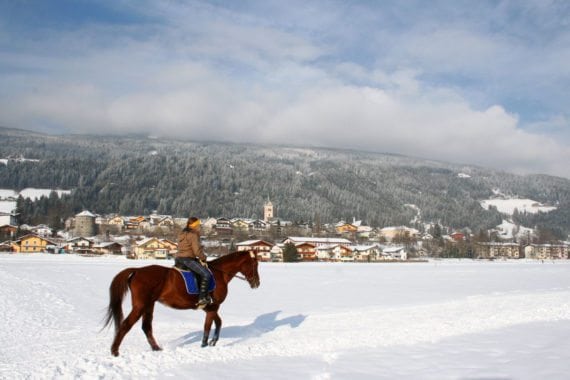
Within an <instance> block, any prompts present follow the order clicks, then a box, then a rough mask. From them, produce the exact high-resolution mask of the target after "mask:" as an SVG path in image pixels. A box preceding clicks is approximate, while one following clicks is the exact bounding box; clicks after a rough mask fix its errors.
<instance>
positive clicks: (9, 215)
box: [0, 211, 18, 225]
mask: <svg viewBox="0 0 570 380" xmlns="http://www.w3.org/2000/svg"><path fill="white" fill-rule="evenodd" d="M17 215H18V214H16V213H14V212H4V211H0V225H16V224H18V223H17V221H16V216H17Z"/></svg>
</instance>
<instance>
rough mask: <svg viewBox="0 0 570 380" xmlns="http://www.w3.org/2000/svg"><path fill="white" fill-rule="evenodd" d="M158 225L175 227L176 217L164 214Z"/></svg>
mask: <svg viewBox="0 0 570 380" xmlns="http://www.w3.org/2000/svg"><path fill="white" fill-rule="evenodd" d="M156 225H157V226H158V227H163V228H174V219H172V217H171V216H164V217H162V219H160V220H159V221H158V223H157V224H156Z"/></svg>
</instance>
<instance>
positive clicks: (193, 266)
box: [175, 257, 211, 284]
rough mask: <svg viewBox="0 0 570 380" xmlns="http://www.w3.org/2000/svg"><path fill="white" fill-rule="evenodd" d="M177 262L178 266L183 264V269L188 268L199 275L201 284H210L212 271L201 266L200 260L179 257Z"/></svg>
mask: <svg viewBox="0 0 570 380" xmlns="http://www.w3.org/2000/svg"><path fill="white" fill-rule="evenodd" d="M175 261H176V264H177V265H180V264H182V267H186V268H188V269H189V270H191V271H192V272H194V273H195V274H196V275H198V277H199V278H200V282H202V283H204V282H205V283H206V284H208V283H210V276H211V274H210V271H209V270H208V269H206V267H205V266H203V265H202V264H200V262H199V261H198V260H196V259H193V258H191V257H177V258H176V260H175Z"/></svg>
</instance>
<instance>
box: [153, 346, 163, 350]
mask: <svg viewBox="0 0 570 380" xmlns="http://www.w3.org/2000/svg"><path fill="white" fill-rule="evenodd" d="M152 350H153V351H162V347H160V346H156V347H153V348H152Z"/></svg>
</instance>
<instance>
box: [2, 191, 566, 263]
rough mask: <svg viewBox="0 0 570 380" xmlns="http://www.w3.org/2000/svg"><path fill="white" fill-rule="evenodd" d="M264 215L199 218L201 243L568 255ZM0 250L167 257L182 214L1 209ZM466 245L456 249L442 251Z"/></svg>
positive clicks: (402, 229)
mask: <svg viewBox="0 0 570 380" xmlns="http://www.w3.org/2000/svg"><path fill="white" fill-rule="evenodd" d="M263 215H264V217H263V219H248V218H204V219H202V220H201V223H202V244H203V246H204V248H205V251H206V252H207V254H208V256H210V257H219V256H223V255H225V254H227V253H230V252H234V251H242V250H248V251H255V252H256V253H257V255H258V258H259V260H260V261H265V262H283V261H299V262H314V261H329V262H405V261H418V260H425V259H427V258H432V257H435V258H438V257H468V258H474V259H489V260H494V259H521V258H527V259H537V260H560V259H568V243H567V242H558V243H549V244H538V243H532V242H526V244H525V243H522V242H513V241H472V240H474V239H473V236H470V235H469V234H468V233H466V232H461V231H452V232H451V233H449V234H443V235H441V236H440V238H439V239H438V241H439V243H437V244H436V243H435V240H436V238H437V236H436V237H434V236H433V235H432V234H430V233H428V232H424V233H421V232H420V231H419V230H417V229H415V228H411V227H407V226H394V227H384V228H372V227H370V226H366V225H362V223H361V222H359V221H355V220H354V221H352V222H345V221H339V222H337V223H335V224H333V225H322V226H316V225H314V224H312V223H304V222H300V223H299V222H296V223H293V222H289V221H284V220H281V219H279V218H276V217H275V215H274V207H273V204H272V203H271V202H270V201H267V202H266V203H265V204H264V205H263ZM0 218H2V219H1V220H0V236H2V237H4V238H6V239H5V240H4V241H0V252H10V253H38V252H43V253H53V254H56V253H57V254H79V255H85V256H98V255H124V256H126V257H127V258H129V259H171V258H173V257H174V255H175V254H176V251H177V243H176V241H177V234H178V233H179V231H180V230H181V229H182V228H183V227H184V225H185V223H186V218H175V217H172V216H169V215H157V214H151V215H148V216H120V215H106V216H103V215H97V214H95V213H92V212H90V211H87V210H86V211H83V212H81V213H79V214H77V215H75V217H73V218H69V219H68V220H67V221H66V223H65V229H64V230H61V231H53V230H52V229H51V228H50V227H49V226H47V225H39V226H27V225H19V226H18V225H16V223H15V217H14V215H13V214H6V213H4V214H3V215H1V216H0ZM442 247H447V251H449V252H459V251H460V249H461V250H462V252H466V254H463V255H461V256H449V255H447V256H446V255H445V254H442V252H444V248H442Z"/></svg>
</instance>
